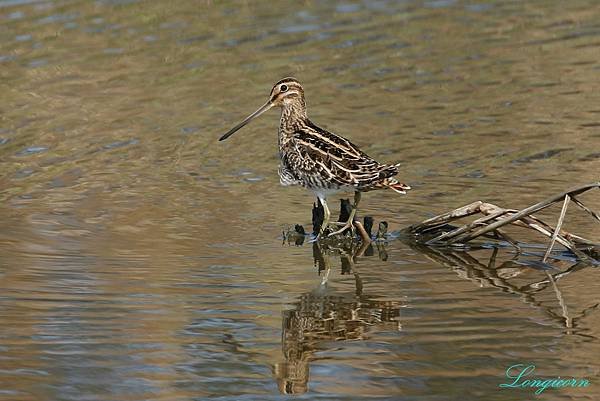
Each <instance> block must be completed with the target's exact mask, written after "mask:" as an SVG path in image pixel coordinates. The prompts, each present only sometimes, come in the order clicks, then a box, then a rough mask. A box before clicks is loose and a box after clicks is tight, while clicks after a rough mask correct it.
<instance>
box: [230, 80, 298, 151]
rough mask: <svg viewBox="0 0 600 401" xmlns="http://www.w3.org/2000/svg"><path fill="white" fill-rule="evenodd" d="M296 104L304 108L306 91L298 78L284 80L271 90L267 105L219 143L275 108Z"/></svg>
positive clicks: (237, 126) (232, 130)
mask: <svg viewBox="0 0 600 401" xmlns="http://www.w3.org/2000/svg"><path fill="white" fill-rule="evenodd" d="M294 104H297V105H300V107H301V108H304V89H302V85H300V82H298V80H297V79H296V78H284V79H282V80H281V81H279V82H277V83H276V84H275V85H273V89H271V93H270V94H269V100H267V102H266V103H265V104H263V105H262V106H261V107H260V108H259V109H258V110H256V111H255V112H254V113H252V114H250V115H249V116H248V117H246V118H245V119H244V120H243V121H242V122H240V123H239V124H238V125H236V126H235V127H233V128H232V129H230V130H229V131H227V132H226V133H225V134H224V135H223V136H222V137H221V138H219V141H223V140H225V139H227V138H229V137H230V136H231V135H233V134H235V133H236V132H237V131H238V130H239V129H241V128H242V127H244V126H245V125H246V124H248V123H249V122H250V121H252V120H254V119H255V118H257V117H258V116H260V115H261V114H263V113H264V112H265V111H267V110H269V109H271V108H272V107H274V106H279V107H287V106H292V105H294Z"/></svg>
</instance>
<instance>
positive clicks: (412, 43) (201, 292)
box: [0, 0, 600, 401]
mask: <svg viewBox="0 0 600 401" xmlns="http://www.w3.org/2000/svg"><path fill="white" fill-rule="evenodd" d="M599 21H600V9H599V8H598V7H597V4H596V3H595V2H594V1H574V2H559V1H547V2H534V3H530V2H480V3H477V2H462V1H425V2H416V1H402V2H395V1H363V2H361V1H355V2H352V1H349V2H344V3H335V2H328V1H325V2H304V3H298V2H292V1H289V2H275V3H267V2H193V1H178V2H162V1H95V2H90V1H68V2H62V1H18V0H17V1H12V0H9V1H1V2H0V92H1V93H2V102H1V105H0V115H1V119H0V202H1V203H0V221H1V222H2V224H1V226H0V277H1V282H0V286H1V288H0V294H1V295H0V316H1V319H2V320H1V321H2V323H3V324H2V329H1V330H0V358H1V359H0V399H2V400H24V401H27V400H83V399H85V400H199V399H207V398H212V397H219V399H223V400H240V399H247V400H251V399H252V400H254V399H256V400H279V399H288V398H289V396H288V395H286V393H296V394H299V395H298V397H297V399H306V400H314V399H323V400H355V399H367V398H368V399H382V400H383V399H385V400H388V399H389V400H392V399H393V400H397V399H406V400H450V399H474V400H476V399H477V400H479V399H486V400H522V399H533V397H534V395H533V394H532V391H530V390H516V389H500V388H499V387H498V385H499V384H500V383H502V382H504V381H506V379H505V378H504V374H505V370H506V368H507V367H508V366H510V365H513V364H515V363H532V364H535V365H536V366H537V371H536V374H539V376H542V377H556V376H561V377H566V376H568V377H571V376H573V377H581V378H588V379H590V380H591V382H592V385H591V386H590V387H588V388H585V389H562V390H556V389H549V390H546V392H545V393H544V395H542V396H540V398H542V397H545V398H546V399H552V400H554V399H556V400H558V399H560V400H563V399H564V400H578V399H582V400H583V399H597V398H600V387H598V377H599V374H600V364H599V363H598V358H597V355H598V354H600V344H599V342H598V341H599V340H598V339H599V336H600V320H599V316H600V315H599V314H598V305H599V298H598V294H599V293H600V285H599V284H598V283H599V282H600V280H599V279H600V276H599V273H598V272H599V270H598V269H594V268H589V267H582V268H580V267H578V266H575V267H573V262H572V261H570V260H565V261H553V264H554V265H555V266H556V268H557V270H553V271H551V272H550V273H551V274H552V275H554V276H551V277H549V276H548V273H547V272H545V271H542V270H536V269H534V268H531V267H529V266H527V265H521V264H517V263H515V262H511V259H512V258H513V257H514V254H513V253H512V252H511V251H509V250H504V249H503V250H500V251H494V250H493V249H483V250H477V251H471V252H469V253H464V252H458V251H457V252H452V253H448V252H446V253H444V252H442V253H440V252H436V251H434V250H428V249H422V248H416V247H414V246H411V245H409V244H407V243H404V242H403V241H400V240H393V241H389V242H388V243H387V244H380V245H379V246H378V247H377V246H375V247H373V248H372V249H369V250H368V251H367V252H363V254H362V255H356V251H357V250H355V249H321V248H318V247H314V246H312V245H311V244H307V243H305V244H304V245H302V246H294V245H289V244H287V243H285V244H284V245H282V239H281V233H282V231H283V230H284V229H285V227H286V226H289V225H293V224H296V223H301V224H305V226H306V227H308V225H309V222H310V208H311V204H312V202H313V199H312V197H311V195H310V194H309V193H306V192H304V191H302V190H300V189H297V188H283V187H280V186H279V183H278V177H277V173H276V170H277V149H276V141H277V140H276V127H277V117H278V116H277V113H276V112H275V111H273V112H271V113H270V114H268V115H266V116H264V117H262V118H261V119H260V120H257V121H256V122H254V123H253V124H252V125H250V126H248V127H247V128H245V129H244V130H243V131H240V132H239V133H238V134H236V136H234V137H232V138H231V139H230V140H228V141H226V142H224V143H218V142H217V141H216V140H217V138H218V137H219V136H220V135H221V134H223V133H224V132H225V131H226V130H227V129H229V128H230V127H231V126H233V124H235V123H236V122H237V121H238V120H239V119H240V118H242V117H244V116H245V115H247V114H249V113H250V112H252V111H253V110H255V109H256V108H257V107H258V106H259V105H261V104H262V103H263V102H264V101H265V99H266V97H267V95H268V92H269V90H270V88H271V85H272V84H273V83H274V82H276V81H277V80H279V79H280V78H282V77H284V76H288V75H293V76H295V77H297V78H298V79H300V80H301V81H302V82H303V83H304V86H305V90H306V94H307V103H308V106H309V114H310V116H311V118H312V119H313V120H314V121H316V122H317V123H319V124H320V125H322V126H324V127H325V128H328V129H330V130H333V131H334V132H337V133H340V134H343V135H345V136H347V137H349V138H351V140H352V141H353V142H355V143H357V144H358V145H360V146H361V147H362V148H363V149H364V150H365V151H366V152H367V153H369V154H370V155H372V156H373V157H375V158H376V159H378V160H381V161H387V162H401V163H402V173H401V177H402V179H403V180H404V181H406V182H408V183H409V184H410V185H411V186H412V187H413V188H414V190H413V191H411V192H410V194H409V195H408V196H405V197H401V196H398V195H396V194H394V193H391V192H372V193H369V194H367V195H366V196H364V197H363V201H362V209H361V213H362V214H363V215H364V214H369V215H372V216H373V217H374V218H375V219H376V221H380V220H386V221H388V222H389V224H390V228H391V229H392V230H397V229H399V228H401V227H404V226H406V225H409V224H411V223H414V222H416V221H420V220H422V219H424V218H426V217H428V216H431V215H432V214H434V213H439V212H442V211H446V210H448V209H451V208H455V207H458V206H461V205H464V204H467V203H470V202H472V201H475V200H485V201H488V202H494V203H497V204H499V205H501V206H506V207H516V208H518V207H525V206H527V205H528V204H531V203H534V202H537V201H538V200H540V199H542V198H544V197H546V196H549V195H551V194H553V193H555V192H559V191H562V190H564V189H566V188H568V187H571V186H573V185H577V184H583V183H587V182H592V181H597V180H598V179H599V176H598V171H600V79H599V77H600V61H599V60H600V57H599V56H600V50H599V49H600V23H599ZM582 199H583V200H585V201H587V202H588V204H589V206H590V207H593V208H595V210H598V209H600V202H599V200H598V199H599V196H598V191H596V192H595V193H590V194H588V195H586V196H585V197H583V198H582ZM330 203H331V204H337V202H336V201H335V200H332V201H331V202H330ZM557 213H558V208H554V209H552V210H550V211H548V212H547V213H542V214H541V216H545V217H548V218H549V221H550V222H554V221H555V219H556V216H557ZM565 224H566V225H565V228H566V229H567V230H574V231H576V232H578V233H580V234H582V235H585V236H587V237H589V238H593V239H599V238H600V228H599V226H598V224H597V223H594V222H592V221H590V219H589V218H588V217H586V215H585V214H584V213H582V212H581V211H580V210H578V209H577V208H576V207H575V206H574V205H573V206H572V207H571V208H570V210H569V213H568V216H567V221H566V223H565ZM519 233H520V234H519ZM515 235H520V236H524V237H525V238H527V239H529V240H530V241H531V242H532V243H540V244H541V243H543V242H544V239H543V238H541V237H537V236H535V235H533V234H526V233H523V232H518V231H515ZM535 251H536V252H538V253H539V252H542V250H535ZM527 258H528V259H529V260H533V259H535V256H529V257H526V258H525V259H527ZM327 268H330V274H329V282H328V285H327V286H326V287H323V286H321V285H320V283H321V277H322V275H323V274H324V272H325V271H326V269H327ZM560 272H568V273H567V274H564V275H561V274H560ZM552 277H554V278H552Z"/></svg>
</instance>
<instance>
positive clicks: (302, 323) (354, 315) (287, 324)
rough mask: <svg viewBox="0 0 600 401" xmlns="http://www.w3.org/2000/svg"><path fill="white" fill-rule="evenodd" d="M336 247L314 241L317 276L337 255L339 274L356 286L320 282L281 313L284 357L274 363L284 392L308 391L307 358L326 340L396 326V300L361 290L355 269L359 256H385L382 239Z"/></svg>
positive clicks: (355, 337)
mask: <svg viewBox="0 0 600 401" xmlns="http://www.w3.org/2000/svg"><path fill="white" fill-rule="evenodd" d="M352 245H353V244H344V245H343V246H340V247H334V246H331V245H323V244H321V245H319V244H317V243H313V244H312V246H313V258H314V263H315V266H317V267H318V272H319V275H321V276H324V277H326V276H327V275H328V274H329V271H330V270H331V269H332V262H331V260H332V259H337V258H338V257H339V259H340V268H341V274H342V275H353V276H354V290H353V291H347V292H341V293H340V292H336V291H334V290H332V289H331V288H329V287H328V286H326V285H323V284H321V285H319V287H317V288H315V289H314V290H312V291H310V292H307V293H305V294H304V295H302V296H301V297H300V299H299V300H298V301H297V302H296V303H295V305H294V308H293V309H290V310H287V311H284V312H283V324H282V327H283V330H282V336H281V346H282V350H283V355H284V358H285V360H284V361H283V362H280V363H277V364H275V367H274V374H275V377H276V379H277V384H278V387H279V390H280V391H281V392H282V393H284V394H303V393H305V392H306V391H307V390H308V380H309V371H310V362H311V361H312V360H314V359H316V358H315V356H314V353H315V352H316V351H317V350H318V349H319V344H321V343H324V342H330V341H341V340H362V339H364V337H365V334H366V333H367V332H368V331H369V329H370V328H371V327H373V326H382V325H391V326H393V328H394V329H399V328H400V323H399V322H398V317H399V316H400V308H401V306H402V304H401V302H400V301H389V300H388V301H379V300H376V299H375V298H377V297H376V296H373V295H369V294H364V293H363V285H362V280H361V278H360V276H359V275H358V273H357V272H356V271H355V270H354V269H353V266H354V262H355V259H356V258H357V257H358V256H369V255H371V256H372V255H375V254H377V255H378V256H379V258H380V259H381V260H386V259H387V252H386V251H385V248H384V247H383V245H382V244H380V245H375V246H373V245H370V244H369V245H368V246H365V247H360V246H358V245H356V243H354V245H356V246H354V247H353V246H352Z"/></svg>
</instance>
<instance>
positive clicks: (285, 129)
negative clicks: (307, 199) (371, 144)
mask: <svg viewBox="0 0 600 401" xmlns="http://www.w3.org/2000/svg"><path fill="white" fill-rule="evenodd" d="M275 106H279V107H281V118H280V120H279V159H280V165H279V178H280V182H281V184H282V185H286V186H287V185H300V186H303V187H304V188H307V189H309V190H311V191H312V192H314V194H315V195H316V196H317V198H318V199H319V201H320V202H321V205H323V211H324V219H323V224H322V225H321V230H320V232H319V237H321V236H322V235H323V233H324V231H325V230H326V228H327V227H328V225H329V218H330V216H331V213H330V211H329V207H328V206H327V196H328V195H331V194H333V193H336V192H339V191H350V190H351V191H354V204H353V207H352V211H351V213H350V217H349V218H348V221H347V222H345V223H342V224H343V227H342V228H341V229H339V230H337V231H335V232H332V233H331V234H329V235H335V234H339V233H342V232H344V231H345V230H346V229H347V228H350V229H353V228H354V225H353V222H354V216H355V214H356V209H357V208H358V203H359V202H360V198H361V193H362V192H367V191H372V190H376V189H385V188H390V189H392V190H394V191H396V192H397V193H399V194H405V193H406V192H405V191H407V190H409V189H410V187H409V186H408V185H406V184H402V183H401V182H399V181H398V180H396V179H395V178H394V176H395V175H396V174H398V164H392V165H390V164H380V163H378V162H377V161H375V160H373V159H372V158H371V157H369V156H368V155H367V154H366V153H364V152H363V151H361V150H360V149H359V148H358V147H357V146H356V145H354V144H352V143H351V142H350V141H349V140H347V139H345V138H343V137H341V136H338V135H335V134H333V133H331V132H329V131H326V130H324V129H323V128H320V127H318V126H317V125H315V124H314V123H313V122H312V121H310V120H309V119H308V116H307V115H306V103H305V101H304V89H303V88H302V85H300V82H298V80H296V79H295V78H284V79H282V80H281V81H279V82H277V83H276V84H275V85H274V86H273V89H271V94H270V95H269V100H267V102H266V103H265V104H264V105H263V106H261V107H260V108H259V109H258V110H256V111H255V112H254V113H252V114H250V115H249V116H248V117H246V118H245V119H244V120H243V121H242V122H240V123H239V124H238V125H236V126H235V127H233V128H232V129H230V130H229V131H228V132H227V133H226V134H225V135H223V136H222V137H221V138H220V139H219V141H223V140H225V139H227V138H229V137H230V136H231V135H233V134H234V133H235V132H237V131H238V130H239V129H240V128H242V127H243V126H245V125H246V124H248V123H249V122H250V121H252V120H254V119H255V118H257V117H258V116H260V115H261V114H263V113H264V112H266V111H267V110H269V109H271V108H272V107H275Z"/></svg>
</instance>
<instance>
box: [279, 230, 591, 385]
mask: <svg viewBox="0 0 600 401" xmlns="http://www.w3.org/2000/svg"><path fill="white" fill-rule="evenodd" d="M291 243H293V241H292V242H291ZM406 243H407V245H409V246H410V247H411V248H412V249H414V250H416V251H418V252H419V253H421V254H422V255H424V256H425V257H427V258H428V259H430V260H432V261H433V262H435V263H436V264H439V265H442V266H444V267H447V268H449V269H451V270H452V271H454V272H455V273H456V274H457V275H458V276H459V277H461V278H463V279H465V280H469V281H472V282H473V283H474V284H475V285H477V286H478V287H496V288H498V289H500V290H501V291H503V292H507V293H511V294H516V295H518V296H519V299H520V300H521V301H522V302H525V303H527V304H529V305H531V306H533V307H535V308H537V309H539V310H541V311H542V312H544V313H545V314H546V315H547V316H549V317H550V318H551V319H552V320H553V321H555V322H556V323H557V326H562V327H564V328H565V334H576V335H580V336H583V337H586V338H589V339H592V340H596V338H595V337H593V336H590V335H587V334H585V333H582V332H581V331H579V330H578V329H577V326H578V321H579V320H580V319H582V318H583V317H584V316H586V315H587V314H589V313H590V312H591V311H593V310H594V309H597V308H599V307H600V303H596V304H593V305H592V306H589V307H587V308H585V309H583V310H578V311H575V310H571V309H569V308H568V307H567V302H566V301H565V299H564V297H563V294H562V293H561V291H560V288H559V286H558V282H559V281H560V280H561V279H562V278H564V277H566V276H568V275H570V274H574V273H577V272H579V271H582V270H583V269H586V268H588V267H590V266H591V265H590V264H589V263H587V262H581V261H579V262H578V261H576V260H574V259H572V258H569V257H567V256H563V257H557V259H556V260H555V262H556V263H557V264H558V265H561V266H560V270H559V269H558V268H557V266H552V265H549V264H544V265H538V264H536V263H535V260H539V257H540V254H538V253H536V252H524V253H521V254H510V253H508V252H506V251H504V250H501V249H499V248H497V247H489V248H485V247H484V248H478V249H474V250H473V249H472V250H470V251H468V252H467V251H466V250H462V249H460V250H452V249H439V248H433V247H429V246H425V245H419V244H414V243H411V242H409V241H407V242H406ZM296 245H302V243H297V242H296ZM312 247H313V259H314V264H315V266H316V267H317V268H318V273H319V275H320V276H322V277H323V280H322V282H321V285H319V286H318V287H317V288H315V289H313V290H312V291H310V292H307V293H305V294H304V295H302V296H301V297H300V299H299V300H298V301H297V302H296V303H295V305H294V308H292V309H290V310H287V311H284V312H283V324H282V339H281V341H282V350H283V355H284V361H283V362H280V363H276V364H275V366H274V375H275V378H276V380H277V383H278V387H279V390H280V391H281V392H282V393H284V394H302V393H305V392H306V391H308V381H309V376H310V363H311V361H313V360H315V359H316V357H315V355H314V354H315V352H316V351H318V350H319V349H320V348H325V345H324V344H323V343H326V342H331V341H342V340H362V339H364V338H365V334H366V333H367V332H368V331H369V329H370V328H371V327H373V326H382V325H392V326H394V327H393V329H395V330H400V329H401V327H402V326H401V324H400V321H399V317H400V308H401V307H402V306H403V304H402V302H400V301H389V300H388V301H379V300H377V298H379V297H378V296H377V295H375V294H371V295H370V294H364V293H363V283H362V280H361V278H360V276H359V274H358V273H357V272H356V271H355V270H354V269H353V266H354V264H355V261H356V259H357V258H358V257H363V256H374V255H377V257H378V258H379V259H380V260H382V261H386V260H387V259H388V253H387V251H386V248H385V243H384V242H374V243H371V244H366V245H361V244H360V243H356V242H346V243H344V244H340V245H339V246H332V245H330V244H318V243H313V244H312ZM475 253H477V256H474V254H475ZM507 255H508V260H506V259H507ZM501 256H502V258H504V259H505V260H500V257H501ZM337 258H339V259H340V269H341V274H342V275H346V274H347V275H353V276H354V283H355V288H354V291H348V292H345V293H336V292H335V291H333V290H331V289H330V288H329V287H327V286H326V285H324V284H323V283H324V282H326V277H327V276H328V275H329V272H330V271H331V270H332V268H333V267H332V259H337ZM528 258H531V260H529V259H528ZM532 268H533V269H536V270H538V271H540V275H541V277H542V278H541V279H540V280H538V281H535V282H526V281H524V280H523V279H521V278H520V276H521V274H522V273H524V272H526V271H528V270H529V271H530V269H532ZM546 289H549V290H550V291H553V292H554V294H555V297H556V300H557V304H555V305H554V307H553V306H552V305H551V304H549V303H548V302H547V297H546V299H544V298H543V297H542V295H541V293H542V292H543V291H544V290H546ZM569 304H570V305H573V304H572V303H569ZM557 305H558V307H557Z"/></svg>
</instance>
